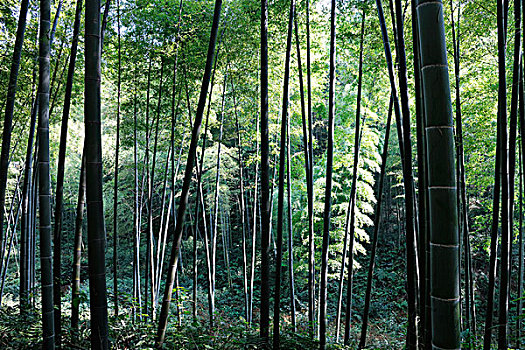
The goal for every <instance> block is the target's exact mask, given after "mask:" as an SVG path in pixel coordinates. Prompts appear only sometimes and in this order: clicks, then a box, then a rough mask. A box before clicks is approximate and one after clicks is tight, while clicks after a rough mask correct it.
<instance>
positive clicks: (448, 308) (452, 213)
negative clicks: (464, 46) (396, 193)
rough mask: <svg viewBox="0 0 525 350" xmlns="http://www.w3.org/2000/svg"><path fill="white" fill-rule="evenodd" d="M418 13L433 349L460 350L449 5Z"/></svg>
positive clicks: (422, 4) (424, 3) (421, 3)
mask: <svg viewBox="0 0 525 350" xmlns="http://www.w3.org/2000/svg"><path fill="white" fill-rule="evenodd" d="M417 11H418V13H417V15H418V24H419V41H420V48H421V63H422V64H421V72H422V79H423V96H424V101H425V112H426V125H425V128H426V135H427V139H426V140H427V150H428V154H427V162H428V194H429V197H428V198H429V218H430V226H429V228H430V267H431V270H430V293H431V307H432V346H433V347H434V348H437V349H458V348H460V346H461V345H460V325H459V321H460V320H459V319H460V314H459V261H458V258H459V257H458V246H459V234H458V217H457V201H456V191H457V189H456V187H455V169H454V135H453V124H452V123H453V122H452V106H451V101H450V84H449V75H448V66H447V50H446V43H445V28H444V20H443V4H442V3H441V2H433V1H428V0H418V2H417Z"/></svg>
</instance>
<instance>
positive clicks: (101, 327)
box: [41, 0, 109, 349]
mask: <svg viewBox="0 0 525 350" xmlns="http://www.w3.org/2000/svg"><path fill="white" fill-rule="evenodd" d="M99 9H100V1H99V0H86V28H85V31H86V34H85V38H86V39H85V52H86V58H85V59H86V63H85V69H86V72H85V78H84V79H85V81H84V83H85V106H84V119H85V125H86V141H85V142H86V202H87V220H88V264H89V265H88V266H89V294H90V299H89V300H90V310H91V347H92V348H94V349H107V348H108V347H109V344H108V311H107V305H108V303H107V296H106V289H107V288H106V267H105V249H106V229H105V222H104V208H103V198H102V140H101V118H100V107H101V106H100V79H101V76H100V56H101V45H100V40H99V34H100V30H99V22H100V13H99ZM41 175H43V174H41Z"/></svg>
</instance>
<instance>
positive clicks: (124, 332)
mask: <svg viewBox="0 0 525 350" xmlns="http://www.w3.org/2000/svg"><path fill="white" fill-rule="evenodd" d="M391 236H392V234H391V235H387V236H385V237H384V238H382V239H381V240H380V243H379V251H378V260H377V262H376V269H375V280H374V281H375V282H374V290H373V297H372V303H371V308H370V321H369V327H368V337H367V345H368V349H401V348H403V346H404V341H405V334H406V325H405V324H406V321H405V320H406V301H405V285H404V280H405V278H404V276H405V264H404V261H405V258H404V249H403V247H402V245H399V244H398V240H397V239H396V238H397V237H391ZM400 241H401V242H403V239H401V240H400ZM358 260H359V263H360V265H361V267H360V268H359V269H357V271H356V272H355V275H354V296H353V310H354V311H353V325H352V334H351V343H350V345H349V346H347V347H343V346H342V345H339V344H335V336H334V334H335V314H336V310H335V308H336V305H335V302H331V303H329V306H328V315H330V316H331V317H330V318H329V319H328V330H329V334H330V337H329V339H328V341H329V342H330V345H329V346H328V349H355V348H357V342H358V339H359V335H360V331H361V314H362V310H363V304H364V291H365V289H366V287H365V286H366V270H367V268H366V267H367V266H368V260H369V259H368V256H363V255H359V257H358ZM12 282H13V283H15V281H12ZM182 284H183V283H182ZM15 285H16V283H15ZM86 285H87V283H84V286H83V289H84V288H86V289H84V292H83V293H82V295H83V296H84V297H83V299H82V303H81V308H80V312H81V317H80V329H79V331H78V332H77V336H76V337H73V336H72V330H71V329H70V328H69V324H70V319H69V315H70V308H69V305H70V300H69V299H70V296H69V295H70V293H67V292H66V293H65V294H64V299H63V302H62V305H63V309H62V315H63V318H62V323H63V325H64V326H63V327H64V329H63V349H89V348H90V344H89V301H88V296H87V286H86ZM241 289H242V288H241ZM330 289H331V290H330V293H333V295H334V296H335V295H336V293H337V285H336V283H333V285H331V286H330ZM185 293H186V295H187V294H189V292H188V291H187V290H184V288H181V294H182V295H184V294H185ZM298 293H301V290H300V289H299V292H298ZM239 295H240V294H239V291H237V290H236V288H230V289H228V288H220V289H219V290H218V293H217V296H216V298H217V310H218V312H217V314H216V327H215V328H214V329H213V331H211V330H210V329H209V328H208V327H207V323H206V322H207V321H206V320H207V318H208V315H207V312H206V310H207V308H206V302H205V300H206V294H205V291H200V293H199V297H200V300H201V302H200V304H199V308H198V309H199V319H201V320H202V323H199V324H197V323H195V322H191V321H190V319H191V317H192V316H191V306H189V305H190V304H189V302H188V303H187V304H188V305H187V306H186V309H183V310H182V312H181V315H182V318H183V322H182V324H183V326H178V325H177V318H176V317H175V316H173V317H172V319H171V322H170V328H169V329H168V332H167V339H166V348H167V349H224V350H226V349H258V348H260V343H261V340H260V338H259V337H258V332H257V329H256V328H255V327H252V328H247V327H246V323H245V322H244V318H242V317H241V314H242V310H240V309H239V308H240V307H242V305H243V301H242V300H241V299H240V297H239ZM187 297H188V296H186V298H187ZM17 299H18V298H17V294H16V293H15V289H12V290H11V289H8V290H7V293H6V294H5V296H4V302H3V306H2V308H0V348H1V349H40V348H41V318H40V314H39V313H38V310H37V311H35V312H33V313H32V314H30V315H28V316H27V317H26V318H25V319H22V317H21V316H20V314H19V308H18V301H17ZM108 299H109V300H112V299H111V296H108ZM124 299H125V298H124ZM127 299H128V300H129V298H127ZM36 302H37V305H38V302H39V301H38V300H37V301H36ZM125 302H126V301H125V300H124V305H121V306H120V309H121V310H123V311H121V315H119V316H118V317H115V316H114V315H112V314H111V313H110V315H109V326H110V334H109V339H110V342H111V344H112V349H151V348H152V346H153V343H154V334H155V331H156V328H155V325H156V324H155V323H152V322H132V317H131V315H130V313H127V311H129V308H128V309H126V304H125ZM128 304H129V302H128ZM288 304H289V298H288ZM288 304H287V303H286V299H285V300H283V305H286V306H285V308H286V309H285V310H283V312H282V314H281V316H282V331H281V349H290V350H292V349H298V350H305V349H317V348H318V343H317V342H316V341H312V340H311V339H310V338H309V337H308V335H307V330H306V326H307V321H306V310H305V309H304V307H301V306H304V305H302V304H301V305H299V310H298V313H297V323H298V326H297V331H296V332H294V331H293V329H292V327H291V320H290V314H289V311H288V307H287V305H288ZM183 305H184V303H183ZM128 306H129V305H128ZM254 306H255V310H254V314H255V315H256V317H257V316H258V309H257V306H256V305H254ZM238 309H239V310H238ZM122 312H125V313H123V314H122ZM343 321H344V314H343ZM257 324H258V319H257V318H256V319H254V325H257ZM66 325H67V327H66ZM343 328H344V326H342V330H341V339H340V341H341V342H342V337H343V332H344V329H343Z"/></svg>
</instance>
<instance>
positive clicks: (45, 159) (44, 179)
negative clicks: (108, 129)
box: [38, 0, 55, 349]
mask: <svg viewBox="0 0 525 350" xmlns="http://www.w3.org/2000/svg"><path fill="white" fill-rule="evenodd" d="M50 14H51V9H50V2H49V0H41V1H40V39H39V58H38V62H39V85H40V88H41V89H40V92H39V97H38V174H39V181H38V188H39V195H38V197H39V198H38V199H39V228H40V229H39V232H40V264H41V283H42V287H41V288H42V338H43V342H42V348H44V349H54V348H55V329H54V328H55V327H54V312H53V269H52V250H51V245H52V243H51V184H50V176H49V51H50V43H49V41H50V40H49V32H50Z"/></svg>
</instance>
